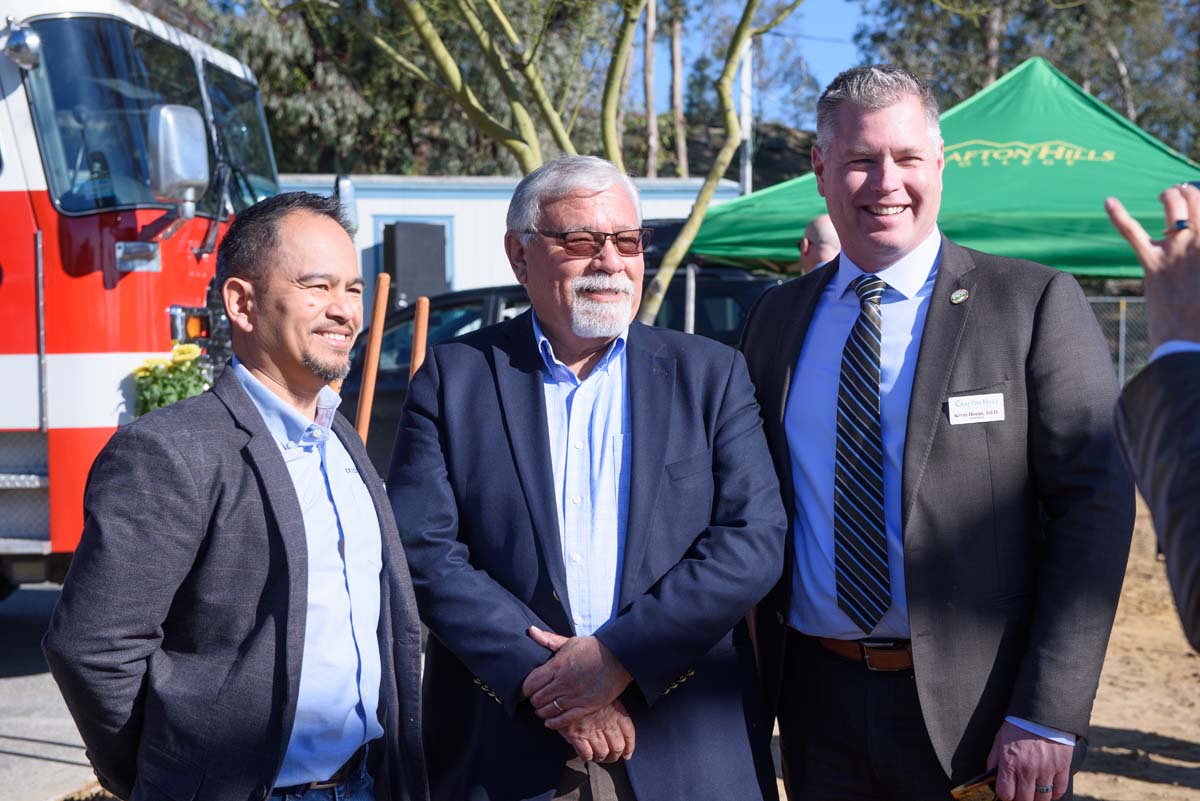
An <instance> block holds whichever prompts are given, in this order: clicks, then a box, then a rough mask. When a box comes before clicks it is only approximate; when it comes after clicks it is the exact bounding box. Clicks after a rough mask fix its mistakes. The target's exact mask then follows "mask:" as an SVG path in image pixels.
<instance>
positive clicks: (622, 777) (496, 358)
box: [388, 157, 785, 801]
mask: <svg viewBox="0 0 1200 801" xmlns="http://www.w3.org/2000/svg"><path fill="white" fill-rule="evenodd" d="M640 220H641V216H640V213H639V209H638V198H637V190H636V189H635V188H634V186H633V184H632V182H631V181H630V180H629V179H628V178H627V177H626V176H625V175H623V174H622V173H620V171H618V170H617V169H616V168H615V167H614V166H613V165H612V164H610V163H609V162H606V161H603V160H601V159H597V158H594V157H567V158H563V159H559V160H556V161H553V162H550V163H548V164H546V165H545V166H543V167H542V168H540V169H538V170H536V171H534V172H533V173H531V174H530V175H529V176H527V177H526V178H525V179H524V180H523V181H522V182H521V184H520V185H519V186H518V187H517V190H516V193H515V194H514V196H513V200H512V204H511V205H510V208H509V214H508V234H507V235H506V238H505V246H506V250H507V253H508V257H509V261H510V262H511V264H512V267H513V271H514V272H515V274H516V276H517V279H518V280H519V281H520V282H521V283H522V284H524V285H525V287H526V289H527V290H528V292H529V296H530V300H531V302H532V305H533V309H532V311H530V312H526V313H525V314H522V315H520V316H519V317H517V318H515V319H513V320H510V321H507V322H504V323H500V324H499V325H496V326H492V327H490V328H486V329H483V330H482V331H478V332H474V333H472V334H469V335H467V336H465V337H463V338H461V339H459V340H456V341H453V342H450V343H447V344H444V345H439V346H436V347H434V348H433V349H432V350H431V351H430V354H429V356H428V358H427V360H426V361H425V364H424V366H423V367H422V369H421V370H420V371H419V372H418V373H417V375H416V376H415V378H414V380H413V382H412V386H411V388H410V390H409V395H408V398H407V401H406V403H405V407H404V411H403V414H402V417H401V423H400V428H399V432H398V436H397V440H396V447H395V451H394V453H393V461H392V466H391V471H390V473H389V477H388V490H389V494H390V496H391V500H392V504H393V507H394V508H395V510H396V514H397V521H398V525H399V529H400V536H401V539H402V540H403V542H404V546H405V549H406V552H407V553H408V557H409V563H410V566H411V568H412V574H413V581H414V586H415V588H416V592H417V601H418V605H419V607H420V610H421V615H422V618H423V620H424V621H425V623H426V624H427V625H428V626H429V629H430V632H431V636H430V638H429V644H428V648H427V652H426V665H425V675H424V703H425V718H424V726H425V734H426V738H425V747H426V756H427V760H428V765H429V769H430V783H431V793H432V796H433V798H435V799H438V800H439V801H460V800H465V799H470V800H471V801H483V800H484V799H487V800H488V801H501V800H503V801H508V800H509V799H550V798H570V799H622V801H623V800H624V799H633V798H640V799H643V801H665V800H666V799H673V798H687V799H693V800H695V801H704V799H712V801H728V800H729V799H738V800H739V801H746V800H747V799H762V798H774V797H775V793H776V791H775V779H774V771H773V769H772V766H771V761H770V754H769V739H770V730H769V729H768V728H767V727H766V723H765V721H764V719H763V718H762V716H761V700H760V696H759V692H758V689H757V686H756V684H755V678H754V665H753V655H752V651H751V647H750V642H749V638H748V634H747V629H746V625H745V623H744V616H745V614H746V612H747V610H749V609H750V608H751V607H752V606H753V604H754V603H755V602H756V601H757V600H758V599H760V598H761V597H762V596H763V595H764V594H765V593H766V592H767V590H768V589H769V588H770V587H771V586H772V584H773V583H774V582H775V581H776V580H777V579H778V578H779V575H780V565H781V564H782V561H781V560H782V554H783V535H784V527H785V516H784V512H783V508H782V505H781V502H780V500H779V496H778V484H777V481H776V478H775V474H774V470H773V469H772V466H771V460H770V456H769V454H768V451H767V447H766V442H765V441H764V439H763V434H762V425H761V420H760V418H759V414H758V406H757V404H756V403H755V400H754V391H753V388H752V387H751V385H750V381H749V378H748V376H747V371H746V366H745V363H744V361H743V359H742V357H741V356H740V355H739V354H738V353H736V352H735V351H733V350H732V349H730V348H727V347H725V346H723V345H720V344H718V343H715V342H713V341H710V340H707V339H703V338H700V337H693V336H687V335H683V334H679V333H676V332H673V331H665V330H659V329H655V328H649V327H647V326H644V325H640V324H638V323H634V322H631V321H632V320H633V316H634V314H635V312H636V310H637V306H638V303H639V299H640V296H641V283H642V272H643V265H642V249H643V247H644V245H645V242H646V241H647V239H648V232H647V231H646V230H645V229H642V228H641V222H640Z"/></svg>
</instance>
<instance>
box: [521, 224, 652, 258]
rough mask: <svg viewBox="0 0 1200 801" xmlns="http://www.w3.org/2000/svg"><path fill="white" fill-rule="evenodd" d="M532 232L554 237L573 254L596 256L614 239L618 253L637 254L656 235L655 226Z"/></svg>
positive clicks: (548, 237)
mask: <svg viewBox="0 0 1200 801" xmlns="http://www.w3.org/2000/svg"><path fill="white" fill-rule="evenodd" d="M531 233H535V234H538V235H540V236H544V237H546V238H547V239H553V240H555V241H556V242H558V244H559V245H561V246H562V249H563V250H565V251H566V252H567V254H568V255H571V256H589V257H590V256H595V255H597V254H598V253H599V252H600V251H601V250H603V249H604V243H605V242H606V241H607V240H609V239H612V241H613V245H614V246H616V248H617V253H620V254H621V255H622V256H636V255H638V254H639V253H641V252H642V251H644V250H645V249H646V246H647V245H649V244H650V239H651V237H653V236H654V229H653V228H630V229H629V230H627V231H614V232H613V233H611V234H609V233H605V232H604V231H533V232H531Z"/></svg>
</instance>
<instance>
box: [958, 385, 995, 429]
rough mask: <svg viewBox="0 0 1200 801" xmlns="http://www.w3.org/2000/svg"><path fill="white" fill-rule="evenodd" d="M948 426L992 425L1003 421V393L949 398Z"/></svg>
mask: <svg viewBox="0 0 1200 801" xmlns="http://www.w3.org/2000/svg"><path fill="white" fill-rule="evenodd" d="M949 403H950V425H952V426H961V425H965V424H967V423H992V422H995V421H998V420H1003V419H1004V393H1002V392H993V393H992V394H990V395H960V396H958V397H957V398H950V401H949Z"/></svg>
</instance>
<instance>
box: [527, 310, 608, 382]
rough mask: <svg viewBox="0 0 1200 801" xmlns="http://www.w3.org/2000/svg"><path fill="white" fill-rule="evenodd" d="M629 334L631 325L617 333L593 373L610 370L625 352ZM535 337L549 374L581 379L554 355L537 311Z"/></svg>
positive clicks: (557, 377)
mask: <svg viewBox="0 0 1200 801" xmlns="http://www.w3.org/2000/svg"><path fill="white" fill-rule="evenodd" d="M628 336H629V327H628V326H626V328H625V330H624V331H622V332H621V333H619V334H617V337H616V339H614V340H613V341H612V343H610V344H609V346H608V350H606V351H605V352H604V356H603V357H602V358H601V359H600V362H599V363H598V364H597V365H596V367H595V369H594V370H593V371H592V372H593V373H595V372H597V371H602V372H608V368H609V366H610V365H611V364H613V363H614V362H615V361H617V359H619V358H620V356H621V354H622V353H624V352H625V339H626V337H628ZM533 338H534V339H535V340H536V341H537V346H538V353H540V354H541V356H542V364H544V365H545V366H546V372H547V373H548V374H549V375H551V376H552V377H554V378H555V379H556V380H557V379H561V378H564V377H566V375H570V376H572V377H574V378H575V380H576V381H578V380H579V377H578V376H576V375H575V373H574V372H572V371H571V368H569V367H567V366H566V365H565V364H563V363H562V362H561V361H559V359H558V357H557V356H555V355H554V346H553V345H551V344H550V340H549V339H547V338H546V334H545V333H544V332H543V331H542V326H541V323H539V322H538V318H537V313H536V312H535V313H534V314H533Z"/></svg>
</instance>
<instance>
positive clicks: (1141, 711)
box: [74, 503, 1200, 801]
mask: <svg viewBox="0 0 1200 801" xmlns="http://www.w3.org/2000/svg"><path fill="white" fill-rule="evenodd" d="M782 792H783V790H782V786H781V787H780V793H781V794H782ZM74 798H75V799H80V801H83V799H87V800H88V801H100V799H109V798H111V796H107V795H105V794H102V793H101V794H99V795H97V794H95V793H94V791H93V792H87V793H84V794H80V795H75V796H74ZM1075 798H1076V801H1200V656H1197V655H1196V654H1195V653H1194V652H1193V651H1192V650H1191V649H1190V648H1189V647H1188V644H1187V641H1186V640H1185V639H1184V637H1183V631H1182V629H1181V628H1180V626H1179V618H1178V617H1177V616H1176V614H1175V606H1174V604H1173V602H1172V601H1171V595H1170V591H1169V589H1168V588H1167V580H1166V577H1165V575H1164V573H1163V566H1162V564H1161V563H1160V562H1159V561H1158V560H1157V559H1156V558H1155V547H1154V532H1153V529H1152V528H1151V524H1150V516H1149V513H1148V512H1147V510H1146V508H1145V506H1144V505H1143V504H1141V503H1139V505H1138V518H1137V527H1136V529H1135V530H1134V534H1133V550H1132V552H1131V554H1130V557H1129V568H1128V570H1127V571H1126V573H1125V588H1124V590H1123V591H1122V593H1121V605H1120V607H1119V608H1118V609H1117V622H1116V626H1115V627H1114V628H1113V635H1112V640H1111V642H1110V643H1109V646H1108V655H1107V657H1106V658H1105V662H1104V673H1103V674H1102V675H1101V678H1100V692H1099V694H1098V695H1097V696H1096V707H1095V710H1094V712H1093V713H1092V733H1091V750H1090V753H1089V754H1088V760H1087V762H1086V764H1085V765H1084V770H1083V771H1081V772H1080V773H1079V775H1078V776H1077V777H1076V779H1075ZM648 801H657V800H656V799H648ZM730 801H736V799H730Z"/></svg>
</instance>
